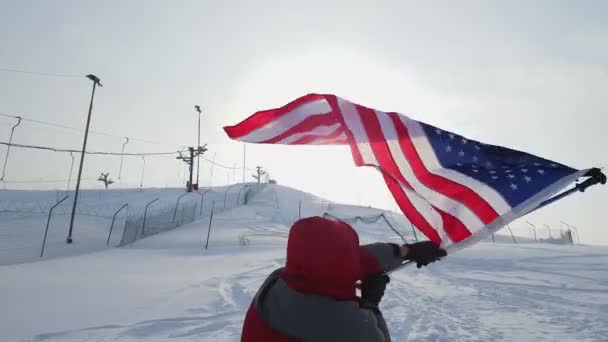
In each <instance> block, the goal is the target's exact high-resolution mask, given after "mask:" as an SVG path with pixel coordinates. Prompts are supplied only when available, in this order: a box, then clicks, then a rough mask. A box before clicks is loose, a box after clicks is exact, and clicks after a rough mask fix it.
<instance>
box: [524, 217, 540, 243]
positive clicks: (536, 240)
mask: <svg viewBox="0 0 608 342" xmlns="http://www.w3.org/2000/svg"><path fill="white" fill-rule="evenodd" d="M526 223H527V224H529V225H530V226H531V227H532V229H533V230H534V241H535V242H538V239H537V238H536V226H535V225H533V224H532V223H530V222H528V221H526Z"/></svg>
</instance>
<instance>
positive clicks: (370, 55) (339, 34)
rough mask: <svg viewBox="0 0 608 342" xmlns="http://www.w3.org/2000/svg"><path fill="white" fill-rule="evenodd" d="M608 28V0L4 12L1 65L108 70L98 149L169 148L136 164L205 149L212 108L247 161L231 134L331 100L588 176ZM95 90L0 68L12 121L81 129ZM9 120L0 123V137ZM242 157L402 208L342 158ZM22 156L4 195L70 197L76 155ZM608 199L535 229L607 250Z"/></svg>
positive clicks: (227, 157) (602, 119)
mask: <svg viewBox="0 0 608 342" xmlns="http://www.w3.org/2000/svg"><path fill="white" fill-rule="evenodd" d="M606 18H608V3H607V2H605V1H577V2H574V1H535V2H530V1H508V2H507V1H501V2H498V1H497V2H492V1H475V2H471V1H460V2H458V3H456V2H453V1H443V2H441V1H435V2H433V3H432V4H421V2H419V1H417V2H413V1H411V2H410V1H375V2H372V1H365V2H363V1H361V2H360V3H357V2H355V1H314V0H313V1H306V2H305V3H303V2H295V1H285V0H283V1H215V2H211V1H152V0H150V1H128V2H127V1H53V2H51V1H6V0H0V42H2V44H0V68H10V69H21V70H34V71H41V72H49V73H59V74H69V75H84V74H88V73H94V74H96V75H97V76H99V77H100V78H101V80H102V83H103V85H104V87H103V88H100V89H99V91H98V93H97V95H96V102H95V108H94V114H93V120H92V124H91V129H92V130H94V131H99V132H105V133H111V134H112V135H116V136H117V137H108V136H104V135H96V134H94V135H92V136H91V137H90V144H89V150H99V151H101V150H103V151H120V149H121V146H122V142H123V140H122V139H120V138H119V137H120V136H129V137H131V138H138V139H143V140H146V141H152V142H156V143H155V144H152V143H147V142H142V141H139V140H133V139H132V140H131V142H130V143H129V144H128V145H127V149H126V150H127V152H129V151H130V152H157V151H174V150H175V149H177V148H179V146H181V145H194V144H195V141H196V140H195V139H196V114H195V112H194V108H193V105H194V104H200V105H201V106H202V108H203V110H204V118H203V129H202V136H203V138H202V139H203V141H204V142H207V143H209V147H210V151H209V152H208V154H207V157H208V158H213V157H214V154H217V155H216V160H217V161H218V162H220V163H223V164H226V165H230V166H233V165H235V164H236V165H237V166H240V165H242V145H241V144H238V143H235V142H231V141H229V140H228V139H227V138H226V137H225V135H224V133H223V131H222V130H221V127H222V126H224V125H229V124H234V123H236V122H238V121H240V120H242V119H243V118H245V117H246V116H248V115H249V114H251V113H252V112H254V111H256V110H260V109H266V108H270V107H277V106H280V105H283V104H285V103H286V102H288V101H290V100H292V99H294V98H296V97H298V96H301V95H303V94H305V93H308V92H327V93H334V94H337V95H339V96H342V97H345V98H348V99H350V100H352V101H355V102H358V103H361V104H364V105H367V106H372V107H375V108H378V109H383V110H390V111H399V112H402V113H404V114H408V115H410V116H412V117H413V118H416V119H418V120H421V121H426V122H429V123H432V124H434V125H437V126H439V127H442V128H444V129H448V130H452V131H455V132H458V133H461V134H463V135H465V136H468V137H470V138H472V139H477V140H481V141H484V142H487V143H492V144H498V145H505V146H509V147H511V148H516V149H522V150H525V151H528V152H531V153H535V154H538V155H541V156H543V157H546V158H550V159H555V160H557V161H559V162H562V163H565V164H568V165H571V166H573V167H577V168H585V167H590V166H604V165H608V152H607V151H606V147H605V146H606V139H605V136H604V134H603V133H604V130H605V126H606V125H607V124H608V117H607V116H606V109H607V108H608V20H606ZM89 96H90V81H88V80H87V79H85V78H84V77H83V78H73V77H44V76H38V75H27V74H18V73H7V72H1V71H0V113H6V114H17V115H23V116H25V117H28V118H32V119H38V120H44V121H51V122H55V123H60V124H64V125H68V126H75V127H82V128H84V125H85V120H86V111H87V108H88V101H89ZM13 122H14V120H11V119H8V118H0V141H7V140H8V136H9V133H10V127H11V125H12V124H13ZM81 141H82V136H81V134H80V133H79V132H76V131H71V130H66V129H60V128H54V127H48V126H43V125H39V124H34V123H31V122H24V123H23V124H22V125H21V126H20V127H19V128H18V129H17V131H16V133H15V137H14V142H17V143H31V144H37V145H49V146H55V147H62V148H75V149H78V148H80V145H81ZM159 143H160V144H159ZM5 150H6V149H5V147H0V157H2V159H3V156H4V153H5ZM247 152H248V162H247V163H248V166H250V167H253V166H255V165H262V166H265V167H267V168H268V169H269V170H270V172H271V174H272V176H273V177H274V178H276V179H277V180H278V181H279V183H281V184H285V185H288V186H292V187H295V188H299V189H302V190H305V191H309V192H312V193H315V194H318V195H321V196H324V197H327V198H329V199H333V200H336V201H343V202H351V203H360V204H365V205H373V206H379V207H385V208H394V207H395V206H394V204H393V201H392V199H391V198H390V195H389V194H388V192H387V190H386V189H385V186H384V184H383V182H382V181H381V178H380V177H379V175H378V174H376V171H374V170H364V169H356V168H355V167H354V166H353V163H352V160H351V157H350V153H349V151H348V150H347V149H346V148H314V147H310V148H307V147H284V146H253V145H249V146H248V149H247ZM11 153H12V155H11V159H10V161H9V164H8V168H7V180H8V181H13V182H15V181H16V182H21V181H26V183H8V185H9V187H19V188H50V189H60V188H65V186H66V182H65V180H67V179H68V174H69V169H70V161H71V159H70V156H69V155H66V154H58V153H50V152H31V151H29V152H26V151H24V150H18V149H14V150H13V151H12V152H11ZM119 163H120V158H117V157H87V163H86V166H85V170H84V176H83V177H84V178H85V179H95V178H96V177H97V176H98V175H99V173H100V172H102V171H105V172H110V173H111V176H112V177H114V178H115V179H116V178H117V175H118V169H119ZM142 165H143V162H142V160H141V158H139V157H125V160H124V169H123V175H122V179H121V180H120V182H119V183H118V184H117V185H118V186H139V182H140V177H141V171H142ZM178 165H179V164H178V162H177V161H176V160H175V159H174V158H173V157H171V156H170V157H164V158H146V169H145V176H144V186H166V185H173V186H175V185H177V184H180V182H181V181H182V180H183V178H182V179H181V180H180V175H183V173H184V170H183V168H182V169H181V171H180V168H179V166H178ZM213 172H214V177H213V180H211V177H210V173H211V168H210V165H209V164H208V163H203V164H202V167H201V177H202V181H201V183H202V184H203V185H205V184H210V183H211V182H213V183H214V184H216V185H217V184H224V183H226V182H227V181H228V180H232V178H233V176H234V173H233V172H232V171H227V170H224V169H221V168H218V167H215V168H214V171H213ZM75 174H76V167H75V168H74V177H75ZM236 174H237V175H238V179H239V180H240V179H241V177H242V171H237V172H236ZM248 174H249V172H248ZM32 180H37V181H40V182H36V183H32V182H31V181H32ZM48 181H56V182H53V183H45V182H48ZM98 183H99V182H95V181H87V182H85V183H84V184H85V185H86V186H87V187H101V186H102V185H101V184H100V183H99V184H98ZM607 196H608V192H606V189H602V188H599V187H598V188H594V189H591V190H590V191H589V192H587V193H585V194H581V195H575V196H572V197H570V198H568V199H566V200H564V201H561V202H559V203H558V204H556V205H554V206H552V207H550V208H546V209H544V210H542V211H541V212H539V213H537V214H533V215H530V216H529V217H527V219H530V220H532V221H533V222H536V223H537V224H538V225H539V226H542V224H543V223H547V224H549V225H551V226H552V227H553V228H554V234H555V235H557V234H558V231H559V221H560V220H564V221H566V222H569V223H570V224H573V225H575V226H577V227H578V228H579V230H580V231H581V238H582V240H583V242H589V243H591V242H593V243H603V244H608V231H606V229H605V222H606V221H607V220H608V212H607V211H606V209H605V207H606V203H607V199H608V197H607ZM515 226H521V227H522V228H520V229H521V230H523V229H525V228H523V226H524V224H523V223H522V222H519V223H516V224H515Z"/></svg>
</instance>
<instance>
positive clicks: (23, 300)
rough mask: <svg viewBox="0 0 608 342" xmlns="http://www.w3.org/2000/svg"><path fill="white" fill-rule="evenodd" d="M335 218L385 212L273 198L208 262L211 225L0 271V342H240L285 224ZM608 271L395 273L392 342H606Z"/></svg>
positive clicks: (599, 252) (576, 261)
mask: <svg viewBox="0 0 608 342" xmlns="http://www.w3.org/2000/svg"><path fill="white" fill-rule="evenodd" d="M300 203H302V204H301V205H300ZM277 207H278V208H277ZM328 210H329V211H331V212H332V213H333V214H335V215H341V216H344V217H346V216H350V215H356V214H360V216H371V215H373V214H377V213H378V211H375V210H374V209H369V208H357V207H352V206H340V205H338V204H335V203H331V204H330V203H327V202H326V201H323V200H322V199H319V198H316V197H314V196H312V195H309V194H303V193H300V192H297V191H295V190H292V189H287V188H284V187H280V186H267V187H265V188H263V189H260V192H259V193H258V194H257V195H256V196H254V197H253V198H251V200H250V201H249V205H247V206H240V207H237V208H235V209H232V210H228V211H225V212H223V213H221V214H219V215H215V216H214V218H213V222H212V229H211V232H210V238H209V249H208V250H204V249H203V246H204V244H205V241H206V238H207V232H208V231H207V229H208V227H209V218H204V219H202V220H200V221H195V222H193V223H191V224H187V225H184V226H182V227H180V228H177V229H175V230H172V231H169V232H166V233H162V234H158V235H155V236H152V237H149V238H145V239H143V240H139V241H137V242H135V243H134V244H132V245H130V246H128V247H124V248H115V249H110V250H104V251H100V252H95V253H90V254H85V255H80V256H72V257H66V258H58V259H52V260H44V261H40V262H35V263H28V264H19V265H8V266H0V303H1V304H2V305H1V308H0V340H2V341H142V340H143V341H239V334H240V329H241V324H242V320H243V317H244V312H245V310H246V308H247V306H248V305H249V301H250V300H251V298H252V296H253V295H254V293H255V291H256V290H257V288H258V286H259V285H260V284H261V283H262V281H263V279H264V278H265V277H266V275H267V274H268V273H270V272H271V271H272V270H274V269H275V268H277V267H279V266H281V265H282V263H283V262H284V252H285V251H284V249H285V241H286V240H285V239H286V236H287V233H288V229H289V225H290V224H291V223H292V222H293V220H295V219H297V217H298V212H300V213H301V215H302V216H310V215H319V214H322V213H323V212H326V211H328ZM395 224H396V226H397V229H399V230H400V232H402V233H403V234H404V236H405V238H406V239H411V238H412V236H411V235H410V233H409V231H408V229H409V228H408V227H407V226H404V225H400V224H399V223H398V222H397V223H395ZM372 226H373V225H365V224H360V225H358V226H357V229H358V230H359V231H360V234H361V235H362V240H364V241H372V240H393V239H394V238H395V233H393V231H391V230H390V229H389V228H387V227H386V226H384V225H382V224H380V223H377V226H373V227H372ZM243 241H246V242H247V241H248V244H247V245H245V246H243V243H242V242H243ZM607 265H608V248H606V247H589V246H556V245H542V244H526V245H512V244H498V243H497V244H490V243H480V244H477V245H475V246H473V247H471V248H469V249H466V250H464V251H461V252H459V253H457V254H454V255H452V256H449V257H448V258H447V259H446V260H444V261H443V262H441V263H437V264H433V265H431V266H429V267H427V268H424V269H421V270H418V269H416V268H404V269H402V270H400V271H398V272H396V273H394V274H393V276H392V281H391V283H390V284H389V288H388V290H387V294H386V296H385V300H384V301H383V303H382V307H383V310H384V314H385V317H386V318H387V321H388V324H389V327H390V330H391V333H392V335H393V340H394V341H476V340H478V341H488V340H507V341H511V340H520V341H536V340H544V341H574V340H576V341H606V336H608V266H607Z"/></svg>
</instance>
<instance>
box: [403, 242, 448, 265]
mask: <svg viewBox="0 0 608 342" xmlns="http://www.w3.org/2000/svg"><path fill="white" fill-rule="evenodd" d="M405 247H407V254H406V255H405V259H408V260H412V261H414V262H416V266H417V267H418V268H421V267H422V266H426V265H428V264H430V263H431V262H435V261H437V260H439V259H441V258H442V257H444V256H446V255H448V253H447V252H446V251H445V249H442V248H439V247H437V246H436V245H435V244H434V243H433V242H431V241H421V242H416V243H412V244H408V245H405Z"/></svg>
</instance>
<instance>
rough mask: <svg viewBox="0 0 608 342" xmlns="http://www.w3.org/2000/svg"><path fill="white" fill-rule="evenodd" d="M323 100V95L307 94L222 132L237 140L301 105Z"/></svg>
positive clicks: (256, 114)
mask: <svg viewBox="0 0 608 342" xmlns="http://www.w3.org/2000/svg"><path fill="white" fill-rule="evenodd" d="M324 98H325V97H324V96H323V95H319V94H308V95H305V96H302V97H300V98H298V99H296V100H295V101H292V102H290V103H288V104H286V105H285V106H283V107H280V108H275V109H269V110H263V111H259V112H256V113H254V114H253V115H251V116H250V117H248V118H247V119H245V120H243V121H242V122H240V123H239V124H237V125H235V126H226V127H224V131H225V132H226V134H228V136H229V137H230V138H231V139H238V138H240V137H242V136H245V135H247V134H249V133H251V132H253V131H255V130H256V129H258V128H260V127H262V126H264V125H266V124H268V123H270V122H272V121H274V120H276V119H278V118H280V117H281V116H283V115H285V114H287V113H289V112H291V111H293V110H294V109H296V108H298V107H299V106H301V105H304V104H306V103H308V102H312V101H317V100H322V99H324ZM312 114H318V113H312Z"/></svg>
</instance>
